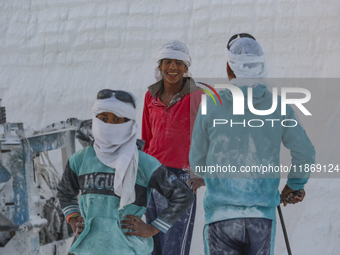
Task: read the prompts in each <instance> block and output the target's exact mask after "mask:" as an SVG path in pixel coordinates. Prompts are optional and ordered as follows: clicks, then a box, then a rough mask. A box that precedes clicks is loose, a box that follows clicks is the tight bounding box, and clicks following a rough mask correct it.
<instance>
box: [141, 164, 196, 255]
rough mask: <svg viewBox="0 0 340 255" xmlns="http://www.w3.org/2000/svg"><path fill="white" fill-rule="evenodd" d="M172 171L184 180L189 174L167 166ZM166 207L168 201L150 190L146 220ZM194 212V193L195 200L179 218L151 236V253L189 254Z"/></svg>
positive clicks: (155, 215) (155, 216) (156, 254)
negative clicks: (165, 228) (152, 245)
mask: <svg viewBox="0 0 340 255" xmlns="http://www.w3.org/2000/svg"><path fill="white" fill-rule="evenodd" d="M167 168H168V170H169V171H171V172H172V173H174V174H175V175H176V176H177V178H178V179H179V180H181V181H182V182H184V183H185V182H186V181H187V180H189V178H190V174H189V173H187V172H184V171H183V170H182V169H177V168H171V167H167ZM167 207H168V201H167V199H166V198H165V197H163V196H162V195H161V194H159V193H158V192H157V190H152V193H151V197H150V201H149V204H148V208H147V210H146V213H145V216H146V222H147V223H148V224H151V222H153V221H154V220H155V219H156V218H157V217H158V214H159V213H160V212H161V211H162V210H164V209H165V208H167ZM195 213H196V195H195V201H194V203H193V204H191V205H190V206H189V208H188V209H187V210H186V211H185V213H184V214H183V215H182V216H181V218H179V220H178V221H177V222H176V223H175V224H174V225H173V226H172V227H171V228H170V229H169V230H168V232H166V233H165V234H164V233H163V232H159V233H158V234H157V235H154V236H153V240H154V250H153V252H152V255H189V251H190V245H191V237H192V233H193V229H194V220H195Z"/></svg>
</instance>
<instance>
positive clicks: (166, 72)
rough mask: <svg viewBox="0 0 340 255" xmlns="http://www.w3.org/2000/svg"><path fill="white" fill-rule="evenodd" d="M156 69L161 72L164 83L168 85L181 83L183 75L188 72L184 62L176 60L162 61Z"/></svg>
mask: <svg viewBox="0 0 340 255" xmlns="http://www.w3.org/2000/svg"><path fill="white" fill-rule="evenodd" d="M158 69H159V71H161V72H162V75H163V79H164V81H167V82H168V83H169V84H176V83H179V82H182V81H183V75H184V74H185V73H186V72H188V67H187V66H186V65H185V64H184V62H183V61H181V60H177V59H163V60H162V62H161V64H160V66H159V67H158Z"/></svg>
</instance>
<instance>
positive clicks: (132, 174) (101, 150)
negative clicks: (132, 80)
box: [92, 93, 138, 209]
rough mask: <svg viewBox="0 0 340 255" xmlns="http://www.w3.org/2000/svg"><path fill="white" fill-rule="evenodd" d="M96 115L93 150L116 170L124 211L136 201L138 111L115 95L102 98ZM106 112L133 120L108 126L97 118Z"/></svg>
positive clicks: (96, 108) (115, 180)
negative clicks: (126, 206) (125, 207)
mask: <svg viewBox="0 0 340 255" xmlns="http://www.w3.org/2000/svg"><path fill="white" fill-rule="evenodd" d="M129 94H131V93H129ZM131 95H132V94H131ZM132 96H133V95H132ZM133 98H135V97H134V96H133ZM92 112H93V117H92V133H93V137H94V139H95V141H94V144H93V148H94V150H95V152H96V155H97V157H98V159H99V160H100V162H102V163H103V164H104V165H106V166H108V167H111V168H114V169H115V179H114V184H113V187H114V192H115V194H116V195H117V196H119V197H120V207H119V209H123V207H124V206H125V205H128V204H131V203H133V202H134V201H135V199H136V198H135V182H136V176H137V170H138V150H137V146H136V141H137V124H136V110H135V109H134V107H133V106H132V104H131V103H126V102H122V101H119V100H117V99H116V97H115V96H114V95H113V96H112V97H111V98H108V99H98V100H97V101H96V102H95V104H94V106H93V108H92ZM103 112H111V113H114V114H115V115H116V116H118V117H126V118H129V119H130V121H128V122H125V123H121V124H109V123H105V122H103V121H101V120H100V119H98V118H97V115H98V114H100V113H103Z"/></svg>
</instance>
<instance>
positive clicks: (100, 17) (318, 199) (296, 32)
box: [0, 0, 340, 255]
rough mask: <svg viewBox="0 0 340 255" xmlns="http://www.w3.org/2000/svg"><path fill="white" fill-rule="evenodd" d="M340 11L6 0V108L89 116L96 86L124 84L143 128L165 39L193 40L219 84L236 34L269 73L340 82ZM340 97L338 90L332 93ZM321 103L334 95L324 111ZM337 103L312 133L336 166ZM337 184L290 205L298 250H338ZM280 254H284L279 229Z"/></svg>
mask: <svg viewBox="0 0 340 255" xmlns="http://www.w3.org/2000/svg"><path fill="white" fill-rule="evenodd" d="M339 13H340V2H339V1H337V0H325V1H321V0H319V1H317V0H257V1H253V0H239V1H231V0H229V1H228V0H225V1H222V0H213V1H203V0H200V1H163V0H161V1H157V2H156V1H146V0H139V1H112V0H111V1H109V0H1V1H0V98H2V99H3V101H2V106H6V108H7V115H8V117H7V121H8V122H24V125H25V127H28V126H30V127H32V128H34V129H40V128H41V127H43V126H45V125H48V124H51V123H53V122H57V121H61V120H66V119H67V118H69V117H77V118H80V119H86V118H90V117H91V113H90V110H91V107H92V104H93V102H94V100H95V96H96V93H97V92H98V90H100V89H102V88H124V89H127V90H131V91H133V92H134V93H135V94H136V95H137V96H138V98H139V102H138V105H137V109H138V114H139V122H140V121H141V113H142V106H143V96H144V93H145V92H146V90H147V86H148V85H150V84H151V83H153V82H154V78H153V70H154V67H155V66H156V63H155V55H156V53H157V50H158V48H159V47H160V46H161V45H162V44H163V43H164V42H166V41H168V40H170V39H178V40H180V41H182V42H184V43H186V44H187V46H188V48H189V50H190V53H191V56H192V60H193V64H192V67H191V68H190V71H191V73H192V74H193V76H194V77H220V78H221V77H226V74H225V58H224V53H223V49H224V47H225V45H226V43H227V41H228V39H229V37H230V36H231V35H233V34H234V33H238V32H248V33H251V34H252V35H254V36H255V37H256V38H257V40H258V41H259V42H260V43H261V45H262V47H263V49H264V51H265V53H266V55H267V59H268V67H269V76H270V77H280V78H281V77H289V78H330V77H333V78H340V73H339V71H338V68H339V59H340V18H339ZM314 89H315V91H318V89H319V88H314ZM339 93H340V88H339V89H335V91H334V93H332V94H333V95H339ZM314 95H315V94H312V96H314ZM315 96H317V95H315ZM322 100H327V98H326V97H324V98H321V99H320V105H322V103H323V101H322ZM332 100H333V101H331V102H333V103H330V104H329V106H327V107H328V108H327V109H324V108H320V109H319V110H318V108H315V111H319V112H318V113H319V114H322V113H323V112H324V111H326V110H329V112H330V114H324V115H325V117H324V118H325V123H324V125H323V126H318V127H316V126H313V125H310V126H307V127H306V130H307V131H308V132H310V133H312V134H313V135H314V136H315V139H316V140H318V141H319V140H320V139H321V138H324V140H325V141H326V142H324V143H322V144H321V143H320V144H319V145H318V147H317V151H318V148H319V149H320V150H319V153H318V157H326V156H327V160H329V161H333V163H335V161H336V160H338V155H339V154H338V153H339V149H338V146H337V145H338V141H339V126H340V125H339V122H340V121H339V113H340V112H339V101H338V99H337V97H336V96H333V97H332ZM336 108H337V111H336V110H334V109H336ZM325 130H327V133H328V134H332V136H331V138H329V136H325ZM312 140H313V139H312ZM329 144H332V148H331V149H329V148H330V147H329V146H328V145H329ZM338 161H339V160H338ZM338 183H339V181H338V179H334V180H331V179H312V180H311V181H310V183H309V184H308V186H307V187H306V189H307V197H306V199H305V201H304V203H301V204H299V205H296V206H291V207H289V208H285V209H284V214H285V216H286V224H287V228H288V231H289V234H290V238H291V246H292V250H293V253H294V254H312V255H313V254H315V255H319V254H339V253H340V244H339V242H338V240H339V237H340V234H339V233H340V231H339V230H340V220H339V219H340V217H339V216H338V215H339V206H338V203H339V199H338V198H337V193H339V191H340V188H339V187H338V186H339V185H338ZM203 194H204V189H202V190H200V192H199V197H200V200H199V210H198V212H197V224H196V227H195V234H194V239H193V245H192V250H191V254H193V255H200V254H203V243H202V228H203V209H202V197H203ZM276 254H286V252H285V246H284V242H283V237H282V234H281V228H280V227H279V224H278V227H277V239H276Z"/></svg>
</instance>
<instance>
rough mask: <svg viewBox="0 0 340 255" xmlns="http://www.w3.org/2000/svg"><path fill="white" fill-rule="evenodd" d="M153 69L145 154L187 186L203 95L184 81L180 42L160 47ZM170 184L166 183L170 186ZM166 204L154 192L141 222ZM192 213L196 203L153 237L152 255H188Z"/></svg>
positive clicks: (187, 61)
mask: <svg viewBox="0 0 340 255" xmlns="http://www.w3.org/2000/svg"><path fill="white" fill-rule="evenodd" d="M157 64H158V66H157V67H156V69H155V78H156V80H157V82H156V83H155V84H153V85H151V86H149V90H148V91H147V92H146V94H145V101H144V110H143V123H142V139H143V140H145V147H144V152H146V153H148V154H150V155H152V156H154V157H155V158H157V159H158V160H159V161H160V162H161V163H162V164H163V165H165V166H166V167H167V168H168V169H169V170H170V171H171V172H172V173H174V174H175V175H176V176H177V177H178V179H180V180H182V181H183V182H185V183H186V182H187V181H188V180H189V179H190V174H189V173H188V172H186V171H185V170H187V169H190V166H189V149H190V141H191V131H192V128H193V125H194V122H195V118H196V114H197V111H198V108H199V105H200V101H201V94H203V93H204V92H203V91H202V90H199V89H198V88H197V87H196V84H195V82H194V80H193V79H192V78H191V77H189V76H190V73H189V72H188V67H189V66H190V65H191V58H190V56H189V51H188V48H187V47H186V45H185V44H183V43H182V42H179V41H169V42H167V43H165V44H164V45H163V46H162V48H161V49H160V51H159V53H158V55H157ZM192 180H193V179H191V180H190V186H191V188H192V189H193V190H194V191H196V190H197V188H198V187H199V186H201V185H203V184H204V181H203V179H201V178H195V179H194V181H192ZM169 181H171V180H169ZM167 204H168V201H167V200H166V199H165V198H164V197H163V196H162V195H161V194H159V193H158V192H157V191H153V192H152V196H151V199H150V202H149V205H148V208H147V211H146V221H147V222H148V223H149V222H152V221H154V220H155V219H156V218H157V217H158V213H159V212H160V211H162V210H163V209H164V208H165V207H167ZM195 213H196V197H195V202H194V203H193V204H192V206H190V207H189V208H188V209H187V211H186V212H185V213H184V214H183V215H182V217H181V218H180V220H179V221H178V222H177V223H175V224H174V225H173V226H172V227H171V228H170V229H169V231H168V232H167V233H165V234H164V233H158V234H157V235H155V236H154V237H153V238H154V251H153V253H152V254H153V255H173V254H176V255H181V254H185V255H188V254H189V250H190V244H191V237H192V233H193V227H194V219H195Z"/></svg>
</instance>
